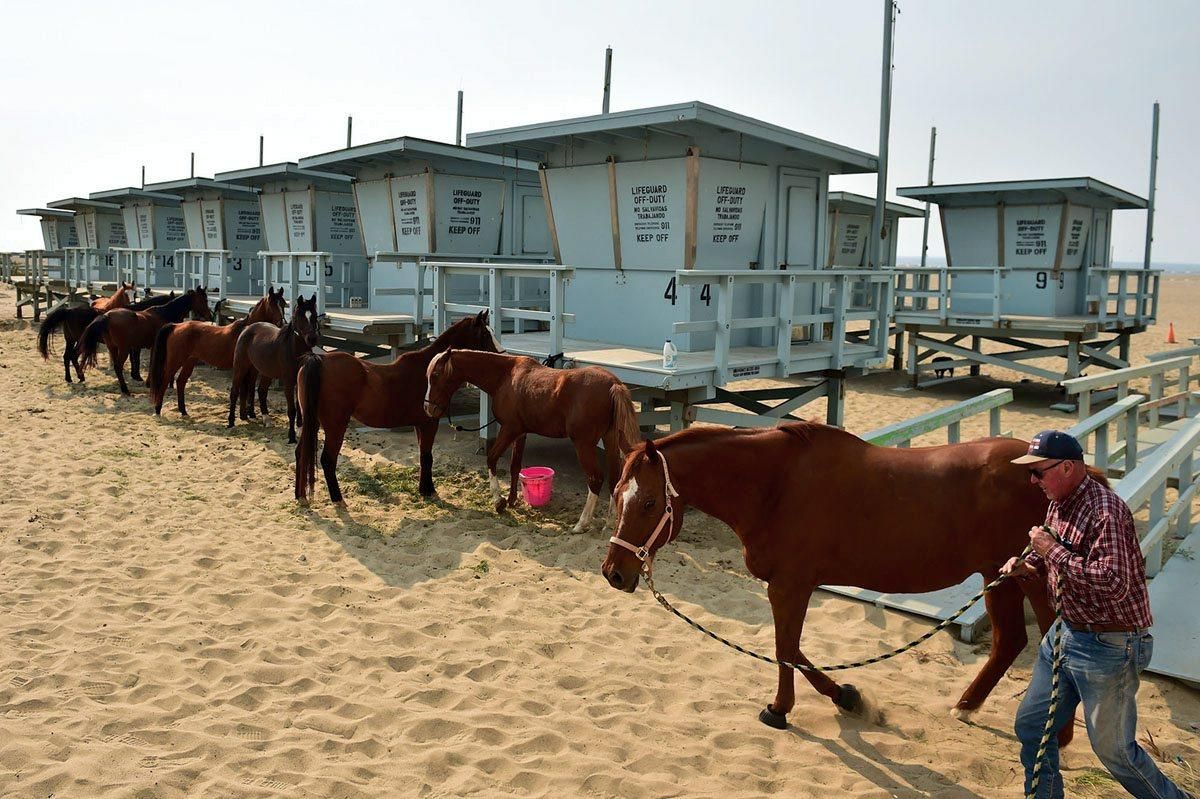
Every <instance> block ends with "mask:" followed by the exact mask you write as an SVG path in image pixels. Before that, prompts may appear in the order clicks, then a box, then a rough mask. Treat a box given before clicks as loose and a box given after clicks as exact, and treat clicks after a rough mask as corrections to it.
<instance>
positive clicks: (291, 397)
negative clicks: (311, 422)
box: [259, 377, 296, 444]
mask: <svg viewBox="0 0 1200 799" xmlns="http://www.w3.org/2000/svg"><path fill="white" fill-rule="evenodd" d="M259 385H260V386H261V385H262V382H261V381H259ZM283 396H284V397H286V398H287V412H288V443H289V444H295V443H296V380H295V377H293V378H292V379H291V380H286V379H285V380H284V381H283Z"/></svg>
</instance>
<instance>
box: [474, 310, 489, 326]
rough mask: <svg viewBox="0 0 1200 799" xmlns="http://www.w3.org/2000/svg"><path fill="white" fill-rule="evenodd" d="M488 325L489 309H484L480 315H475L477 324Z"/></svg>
mask: <svg viewBox="0 0 1200 799" xmlns="http://www.w3.org/2000/svg"><path fill="white" fill-rule="evenodd" d="M487 323H488V309H487V308H484V309H483V310H482V311H480V312H479V313H477V314H475V324H477V325H486V324H487Z"/></svg>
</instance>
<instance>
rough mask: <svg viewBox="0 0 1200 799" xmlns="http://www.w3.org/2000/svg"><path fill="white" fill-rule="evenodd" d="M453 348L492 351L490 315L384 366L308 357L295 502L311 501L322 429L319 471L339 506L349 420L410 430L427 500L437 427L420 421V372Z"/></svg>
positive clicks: (341, 356) (338, 356)
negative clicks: (409, 427) (414, 435)
mask: <svg viewBox="0 0 1200 799" xmlns="http://www.w3.org/2000/svg"><path fill="white" fill-rule="evenodd" d="M451 346H455V347H470V348H472V349H480V350H491V351H494V350H495V349H497V347H496V338H495V336H494V335H493V334H492V330H491V328H490V327H488V312H487V311H481V312H479V314H477V315H476V316H468V317H465V318H463V319H460V320H458V321H457V322H455V323H454V324H453V325H451V326H450V327H448V328H446V330H445V331H444V332H443V333H442V334H441V335H440V336H438V337H437V339H435V340H434V341H433V342H432V343H431V344H430V345H429V346H427V347H424V348H422V349H419V350H413V351H412V352H405V353H402V354H401V355H400V356H398V357H397V358H396V360H394V361H392V362H391V363H389V364H386V365H377V364H373V363H370V362H369V361H363V360H360V359H358V358H355V357H354V356H352V355H347V354H346V353H344V352H330V353H328V354H326V355H320V356H317V355H313V356H306V357H305V358H304V361H303V363H302V364H301V366H300V377H299V379H298V383H299V396H298V399H299V402H300V410H301V411H302V416H303V418H305V419H308V420H309V421H310V423H309V424H306V425H304V429H303V430H302V431H301V432H300V443H299V444H298V445H297V446H296V499H297V500H299V501H301V502H306V501H308V494H309V492H310V491H311V490H312V488H313V487H314V485H315V484H316V464H315V461H316V450H317V427H318V426H320V427H322V428H324V429H325V446H324V447H323V448H322V449H321V470H322V471H323V472H324V473H325V485H326V487H327V488H328V489H329V498H330V499H331V500H332V501H333V502H336V503H341V502H342V489H341V487H340V486H339V485H338V479H337V460H338V453H340V452H341V450H342V442H343V441H344V440H345V438H346V428H347V427H348V426H349V424H350V419H351V418H354V419H357V420H358V421H360V422H362V423H363V424H365V425H369V426H371V427H402V426H407V425H413V426H414V427H415V428H416V431H417V445H418V446H419V447H420V450H421V475H420V481H419V483H418V487H419V490H420V492H421V496H423V497H431V496H433V495H434V493H435V490H434V486H433V440H434V438H436V437H437V430H438V423H437V420H435V419H431V418H430V417H429V416H427V415H425V411H424V410H423V405H422V403H423V401H424V399H425V370H426V368H427V367H428V366H429V361H430V360H432V359H433V357H434V356H436V355H437V354H438V353H441V352H445V351H446V350H447V349H449V348H450V347H451Z"/></svg>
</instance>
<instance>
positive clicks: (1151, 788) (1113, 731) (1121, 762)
mask: <svg viewBox="0 0 1200 799" xmlns="http://www.w3.org/2000/svg"><path fill="white" fill-rule="evenodd" d="M1061 623H1062V622H1059V624H1061ZM1062 638H1063V641H1062V671H1061V672H1060V677H1059V683H1058V705H1057V707H1056V709H1055V713H1054V726H1053V728H1052V729H1053V733H1052V734H1051V736H1050V741H1049V743H1048V745H1047V747H1046V757H1045V765H1043V766H1042V777H1041V781H1040V782H1039V784H1038V792H1037V799H1061V797H1062V796H1063V780H1062V774H1061V773H1060V772H1059V768H1058V738H1057V735H1056V734H1057V732H1058V731H1059V730H1060V729H1061V728H1062V727H1064V726H1065V725H1067V724H1071V723H1073V721H1074V718H1075V708H1076V706H1077V705H1078V704H1079V703H1080V702H1083V712H1084V719H1085V721H1086V722H1087V731H1088V739H1089V740H1090V741H1091V742H1092V751H1094V752H1095V753H1096V755H1097V757H1099V758H1100V762H1101V763H1103V764H1104V767H1105V768H1107V769H1108V770H1109V772H1110V773H1111V774H1112V775H1113V777H1114V778H1115V779H1116V780H1117V782H1119V783H1121V785H1122V786H1124V788H1125V790H1127V791H1129V793H1130V794H1131V795H1133V796H1136V797H1139V799H1187V797H1188V795H1187V794H1186V793H1184V792H1183V791H1181V790H1180V789H1179V788H1178V787H1176V785H1175V784H1174V783H1173V782H1171V781H1170V780H1169V779H1167V778H1166V776H1165V775H1163V773H1162V772H1161V771H1159V769H1158V766H1157V765H1155V763H1154V761H1153V760H1151V759H1150V756H1149V755H1147V754H1146V753H1145V751H1143V750H1142V748H1141V747H1140V746H1138V744H1137V741H1136V740H1134V734H1135V733H1136V731H1137V690H1138V675H1139V674H1140V673H1141V672H1142V670H1143V669H1144V668H1146V666H1147V665H1149V663H1150V655H1151V653H1152V652H1153V651H1154V636H1152V635H1151V634H1150V633H1148V632H1143V633H1085V632H1080V631H1077V630H1072V629H1071V628H1070V627H1068V626H1065V625H1064V626H1063V633H1062ZM1053 663H1054V628H1051V629H1050V631H1049V632H1048V633H1046V636H1045V637H1044V638H1043V639H1042V643H1041V646H1040V647H1039V648H1038V659H1037V663H1036V664H1035V665H1034V667H1033V677H1032V678H1031V679H1030V681H1029V690H1028V691H1026V693H1025V698H1024V699H1022V700H1021V707H1020V709H1018V710H1017V720H1016V724H1015V730H1016V733H1017V739H1018V740H1019V741H1020V742H1021V763H1022V764H1023V765H1024V766H1025V795H1026V796H1028V795H1029V790H1030V787H1031V786H1032V785H1033V773H1034V767H1035V763H1034V759H1035V758H1036V757H1037V750H1038V744H1039V743H1040V741H1041V739H1042V730H1043V729H1044V728H1045V724H1046V713H1047V712H1048V711H1049V709H1050V675H1051V669H1052V667H1053Z"/></svg>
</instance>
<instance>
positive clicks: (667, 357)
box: [663, 339, 679, 369]
mask: <svg viewBox="0 0 1200 799" xmlns="http://www.w3.org/2000/svg"><path fill="white" fill-rule="evenodd" d="M678 357H679V350H677V349H675V345H674V344H672V343H671V339H667V340H666V342H665V343H663V368H664V369H674V368H675V361H676V360H677V359H678Z"/></svg>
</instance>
